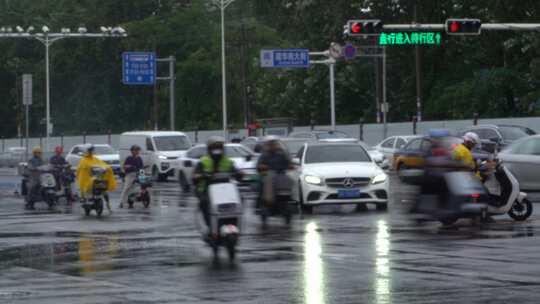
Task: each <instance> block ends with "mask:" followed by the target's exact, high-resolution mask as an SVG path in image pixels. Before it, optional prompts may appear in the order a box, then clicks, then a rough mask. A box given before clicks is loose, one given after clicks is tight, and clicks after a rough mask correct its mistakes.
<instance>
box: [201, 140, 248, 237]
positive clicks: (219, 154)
mask: <svg viewBox="0 0 540 304" xmlns="http://www.w3.org/2000/svg"><path fill="white" fill-rule="evenodd" d="M206 145H207V148H208V154H207V155H205V156H203V157H202V158H201V161H200V162H199V163H198V164H197V166H196V167H195V170H194V172H193V184H194V185H196V194H197V197H198V198H199V207H200V209H201V212H202V214H203V218H204V222H205V224H206V227H208V228H210V201H209V197H208V185H209V178H210V176H211V175H213V174H215V173H230V174H231V175H232V176H233V177H235V178H237V179H240V178H241V173H239V172H238V170H237V169H236V168H235V166H234V162H233V161H232V160H231V159H230V158H229V157H227V156H226V155H225V139H224V138H223V137H219V136H212V137H210V138H209V139H208V141H207V144H206ZM209 230H210V229H209Z"/></svg>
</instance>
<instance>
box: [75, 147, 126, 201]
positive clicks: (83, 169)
mask: <svg viewBox="0 0 540 304" xmlns="http://www.w3.org/2000/svg"><path fill="white" fill-rule="evenodd" d="M92 167H101V168H103V169H106V172H105V176H104V179H105V180H106V181H107V192H110V191H114V189H116V179H115V178H114V173H113V170H112V168H111V166H109V165H108V164H107V163H105V162H104V161H102V160H101V159H99V158H97V157H95V156H94V146H93V145H91V144H90V145H88V146H87V151H86V153H85V154H84V156H83V157H82V158H81V161H80V162H79V167H78V168H77V181H78V183H79V189H80V191H81V197H82V198H87V197H89V196H91V195H92V185H93V181H94V180H93V177H92V171H91V170H92ZM105 199H106V200H107V207H108V208H109V210H110V204H109V198H108V196H105Z"/></svg>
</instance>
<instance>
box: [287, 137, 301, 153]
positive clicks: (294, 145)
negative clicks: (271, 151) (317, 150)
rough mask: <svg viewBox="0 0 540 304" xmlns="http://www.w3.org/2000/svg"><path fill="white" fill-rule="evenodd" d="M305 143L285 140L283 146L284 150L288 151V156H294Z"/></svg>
mask: <svg viewBox="0 0 540 304" xmlns="http://www.w3.org/2000/svg"><path fill="white" fill-rule="evenodd" d="M305 143H306V142H305V141H303V140H285V141H283V144H284V145H285V148H286V149H287V151H289V154H296V152H298V151H299V150H300V149H301V148H302V147H303V146H304V144H305Z"/></svg>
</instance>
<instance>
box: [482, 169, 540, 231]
mask: <svg viewBox="0 0 540 304" xmlns="http://www.w3.org/2000/svg"><path fill="white" fill-rule="evenodd" d="M483 164H484V165H485V164H486V162H484V163H483ZM492 175H493V176H489V177H488V179H487V181H486V183H485V186H486V188H487V190H488V193H489V198H490V200H489V201H488V209H487V213H488V215H502V214H508V215H509V216H510V217H511V218H512V219H513V220H515V221H524V220H526V219H528V218H529V217H530V216H531V214H532V212H533V206H532V203H531V202H530V201H529V200H528V199H527V194H526V193H524V192H521V191H520V188H519V182H518V180H517V179H516V177H515V176H514V175H513V174H512V172H510V170H509V169H508V168H506V167H505V166H504V163H502V162H501V161H497V162H496V165H495V169H494V171H493V174H492Z"/></svg>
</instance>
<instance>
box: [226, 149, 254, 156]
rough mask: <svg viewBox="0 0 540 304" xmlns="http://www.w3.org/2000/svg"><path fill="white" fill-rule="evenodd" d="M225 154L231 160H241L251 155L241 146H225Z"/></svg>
mask: <svg viewBox="0 0 540 304" xmlns="http://www.w3.org/2000/svg"><path fill="white" fill-rule="evenodd" d="M225 154H226V155H227V156H228V157H232V158H241V157H247V156H250V155H252V153H251V152H250V151H249V150H248V149H246V148H244V147H242V146H225Z"/></svg>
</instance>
